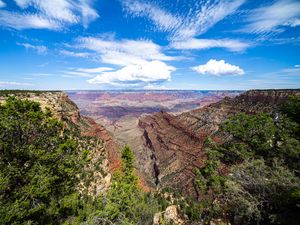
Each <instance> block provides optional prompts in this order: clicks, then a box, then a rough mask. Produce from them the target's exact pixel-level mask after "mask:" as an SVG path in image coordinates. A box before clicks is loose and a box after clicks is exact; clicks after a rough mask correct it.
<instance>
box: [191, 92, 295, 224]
mask: <svg viewBox="0 0 300 225" xmlns="http://www.w3.org/2000/svg"><path fill="white" fill-rule="evenodd" d="M299 99H300V98H299V96H298V97H295V96H294V97H290V98H289V100H288V101H287V102H286V103H284V104H283V106H282V109H281V111H280V113H278V112H277V113H275V114H274V115H269V114H265V113H261V114H257V115H248V114H245V113H240V114H237V115H235V116H233V117H231V118H229V119H228V120H227V121H225V122H224V123H223V124H222V125H221V131H222V132H223V135H225V136H227V137H229V141H226V142H224V143H223V144H216V143H214V142H213V141H212V140H211V139H210V138H208V139H207V141H206V143H205V146H206V149H205V152H206V155H207V160H206V161H205V163H204V166H203V167H201V168H199V169H197V170H196V171H195V180H194V182H195V187H196V188H197V190H198V194H199V198H198V202H199V203H200V204H201V205H202V206H203V207H204V208H203V209H201V210H199V211H198V212H199V213H200V214H201V216H200V217H201V218H202V219H203V220H204V221H207V222H208V221H210V220H211V219H212V218H218V217H222V218H223V219H229V220H231V222H232V223H234V224H297V221H299V219H300V218H299V216H298V215H299V214H300V207H299V206H300V194H299V193H300V180H299V177H298V176H299V171H300V136H299V113H300V109H299V105H300V104H299ZM220 209H221V210H220ZM225 215H226V216H225ZM287 217H288V219H287Z"/></svg>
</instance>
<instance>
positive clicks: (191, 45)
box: [171, 38, 251, 52]
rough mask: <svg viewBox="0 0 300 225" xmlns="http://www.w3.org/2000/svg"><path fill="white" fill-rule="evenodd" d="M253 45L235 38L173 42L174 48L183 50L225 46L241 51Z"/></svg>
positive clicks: (192, 39) (230, 49) (231, 49)
mask: <svg viewBox="0 0 300 225" xmlns="http://www.w3.org/2000/svg"><path fill="white" fill-rule="evenodd" d="M250 46H251V44H250V43H248V42H244V41H241V40H234V39H219V40H217V39H196V38H191V39H188V40H185V41H177V42H173V43H172V44H171V47H172V48H175V49H181V50H191V49H210V48H225V49H228V50H229V51H232V52H241V51H244V50H246V49H247V48H249V47H250Z"/></svg>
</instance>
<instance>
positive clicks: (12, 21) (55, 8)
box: [0, 0, 99, 30]
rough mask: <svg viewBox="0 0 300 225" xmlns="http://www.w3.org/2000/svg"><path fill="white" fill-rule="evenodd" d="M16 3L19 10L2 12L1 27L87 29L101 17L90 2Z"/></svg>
mask: <svg viewBox="0 0 300 225" xmlns="http://www.w3.org/2000/svg"><path fill="white" fill-rule="evenodd" d="M1 2H2V1H1ZM2 3H3V2H2ZM15 3H16V5H17V6H18V8H16V9H17V10H15V11H13V12H12V11H8V10H4V9H1V10H0V25H1V26H4V27H10V28H14V29H18V30H22V29H30V28H32V29H50V30H59V29H63V28H65V27H66V26H69V25H74V24H80V23H81V24H83V26H84V27H87V26H88V24H89V23H90V22H91V21H93V20H95V19H97V18H98V17H99V15H98V13H97V12H96V10H95V9H93V8H92V6H91V1H90V0H80V1H69V0H15ZM3 6H5V5H3V4H2V7H3ZM0 8H1V3H0Z"/></svg>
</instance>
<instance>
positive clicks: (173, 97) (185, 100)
mask: <svg viewBox="0 0 300 225" xmlns="http://www.w3.org/2000/svg"><path fill="white" fill-rule="evenodd" d="M67 93H68V96H69V97H70V98H71V99H72V100H73V101H74V102H75V103H76V104H77V105H78V107H79V108H80V113H81V114H83V115H85V116H89V117H91V118H93V119H94V120H95V121H96V122H97V123H98V124H101V125H103V126H104V127H105V129H107V130H108V131H109V132H110V134H111V136H113V138H114V139H115V140H116V142H117V143H118V144H119V146H120V147H122V146H124V145H125V144H128V145H129V146H130V147H131V148H132V149H133V150H134V152H135V155H136V168H138V173H139V177H140V178H141V181H142V182H141V183H142V187H144V188H145V189H146V190H147V189H149V187H150V188H156V182H157V181H156V180H155V179H153V178H154V177H156V174H155V173H157V171H156V172H155V170H153V157H154V156H153V153H152V151H151V150H149V149H150V148H149V146H148V145H145V143H144V139H145V135H147V133H146V131H145V130H144V129H143V126H139V119H140V117H141V116H144V115H152V114H154V113H158V114H157V115H166V116H168V117H170V118H172V117H176V116H175V115H178V114H180V113H182V112H187V111H189V110H192V109H196V108H201V107H203V106H205V105H209V104H211V103H215V102H218V101H220V100H222V99H224V98H225V97H234V96H237V95H238V94H240V93H241V92H240V91H176V90H174V91H173V90H167V91H68V92H67ZM168 113H172V114H168ZM175 123H176V122H175ZM164 126H165V127H167V126H168V124H165V125H164ZM158 132H160V131H158ZM170 132H171V131H170ZM178 132H183V131H180V128H179V129H178ZM174 135H175V136H176V135H178V134H176V133H174ZM181 141H182V143H177V144H179V145H181V146H185V145H186V144H185V143H186V142H190V140H189V139H182V140H181ZM194 144H195V145H194V148H198V143H197V142H194ZM189 147H190V146H189ZM183 151H189V149H185V150H183ZM170 157H171V156H170ZM167 163H169V162H167ZM178 166H181V165H178ZM173 167H174V164H170V169H171V168H173Z"/></svg>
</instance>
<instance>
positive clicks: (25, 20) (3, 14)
mask: <svg viewBox="0 0 300 225" xmlns="http://www.w3.org/2000/svg"><path fill="white" fill-rule="evenodd" d="M0 26H5V27H11V28H14V29H17V30H21V29H29V28H34V29H51V30H58V29H59V28H60V25H59V24H58V23H57V22H55V21H52V20H49V19H47V18H44V17H42V16H40V15H37V14H18V13H12V12H9V11H6V10H0Z"/></svg>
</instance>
